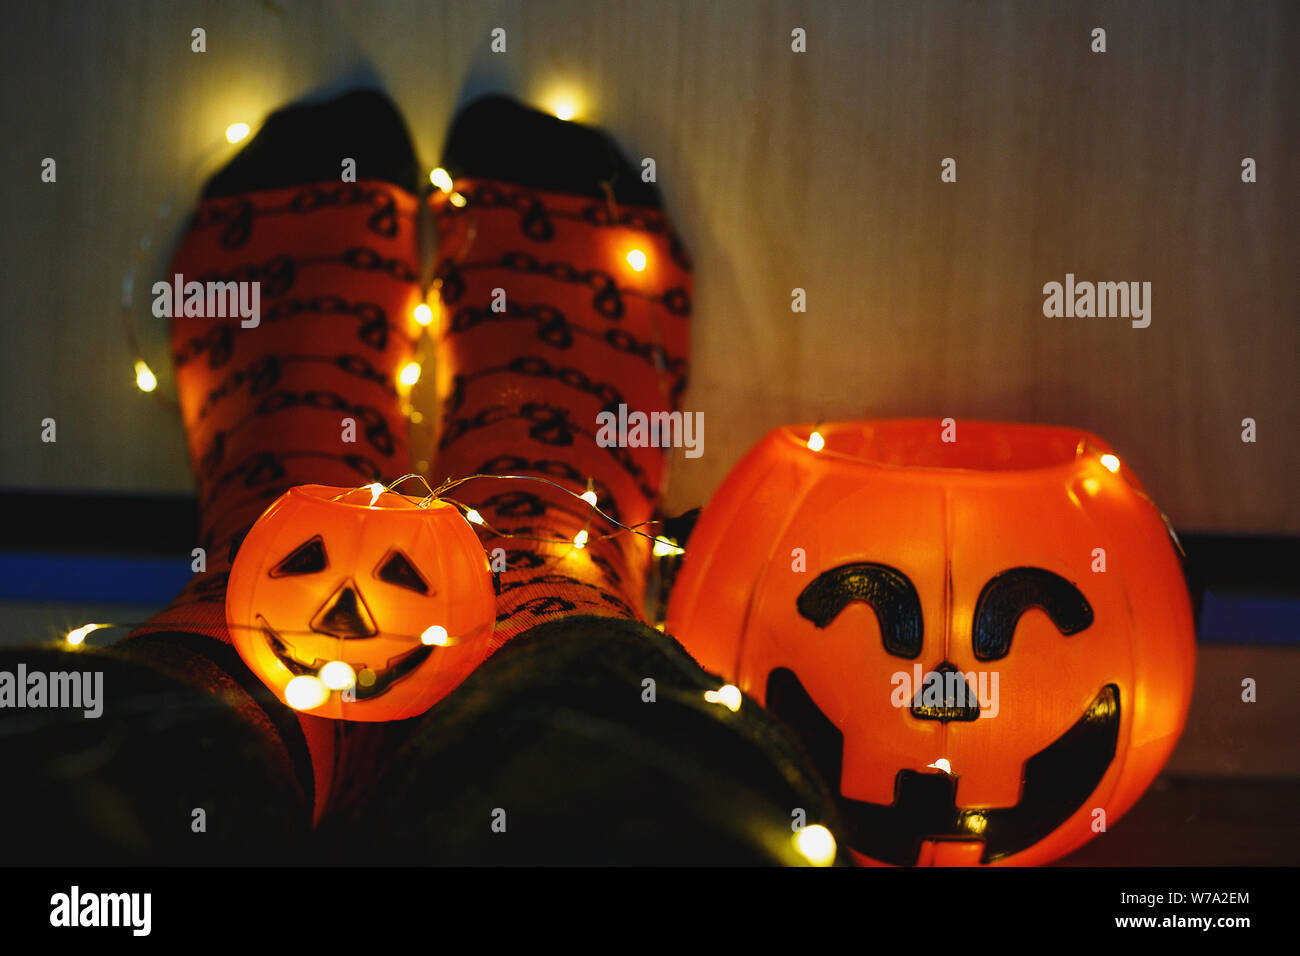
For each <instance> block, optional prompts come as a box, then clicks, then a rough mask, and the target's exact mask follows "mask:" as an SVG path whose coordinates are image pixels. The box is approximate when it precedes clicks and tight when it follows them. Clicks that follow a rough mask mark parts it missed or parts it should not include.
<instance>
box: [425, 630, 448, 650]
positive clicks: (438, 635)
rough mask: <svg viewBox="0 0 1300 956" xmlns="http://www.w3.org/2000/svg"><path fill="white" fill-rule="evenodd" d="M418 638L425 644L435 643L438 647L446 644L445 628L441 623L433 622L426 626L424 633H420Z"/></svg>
mask: <svg viewBox="0 0 1300 956" xmlns="http://www.w3.org/2000/svg"><path fill="white" fill-rule="evenodd" d="M420 640H421V641H423V642H424V643H425V644H436V645H437V646H438V647H446V646H447V629H446V628H445V627H443V626H442V625H441V624H435V625H433V626H432V627H427V628H425V630H424V633H423V634H421V635H420Z"/></svg>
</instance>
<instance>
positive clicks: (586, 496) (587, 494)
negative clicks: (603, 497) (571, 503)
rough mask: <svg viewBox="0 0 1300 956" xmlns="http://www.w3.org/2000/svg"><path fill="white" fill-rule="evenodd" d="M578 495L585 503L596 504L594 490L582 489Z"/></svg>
mask: <svg viewBox="0 0 1300 956" xmlns="http://www.w3.org/2000/svg"><path fill="white" fill-rule="evenodd" d="M578 497H580V498H581V499H582V500H583V501H585V502H587V504H589V505H592V506H593V507H594V506H595V504H596V493H595V492H594V491H584V492H583V493H582V494H581V495H579V496H578Z"/></svg>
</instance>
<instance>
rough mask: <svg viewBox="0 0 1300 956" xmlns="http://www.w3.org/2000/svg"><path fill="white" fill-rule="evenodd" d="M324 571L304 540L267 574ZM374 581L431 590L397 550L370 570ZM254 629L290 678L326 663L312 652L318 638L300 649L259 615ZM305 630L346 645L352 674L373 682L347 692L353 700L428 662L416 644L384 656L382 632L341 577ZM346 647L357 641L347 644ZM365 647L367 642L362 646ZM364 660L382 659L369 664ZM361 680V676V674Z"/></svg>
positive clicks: (318, 546)
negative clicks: (352, 694)
mask: <svg viewBox="0 0 1300 956" xmlns="http://www.w3.org/2000/svg"><path fill="white" fill-rule="evenodd" d="M328 570H329V554H328V552H327V551H326V548H325V542H324V540H323V539H322V538H321V536H320V535H316V536H315V537H313V538H310V539H308V540H307V541H304V542H303V543H302V544H300V545H298V546H297V547H296V548H294V549H293V550H292V551H291V552H289V554H287V555H285V557H284V558H282V559H281V560H280V561H279V562H278V563H277V564H276V565H275V566H274V567H272V568H271V570H270V572H269V574H270V576H271V577H273V578H284V577H299V576H302V575H315V574H322V573H325V572H326V571H328ZM372 575H373V577H374V579H375V580H377V581H382V582H384V583H385V584H390V585H393V586H394V587H399V588H402V589H404V590H407V591H410V592H413V593H414V594H418V595H421V596H430V595H431V594H432V593H433V591H432V589H431V588H430V586H429V583H428V581H427V580H426V579H425V577H424V575H422V574H421V573H420V571H419V569H418V568H417V567H416V566H415V564H414V562H413V561H412V560H411V559H410V557H408V556H407V555H406V554H404V553H403V552H402V551H400V550H398V549H397V548H393V549H392V550H390V551H388V552H387V553H386V554H385V555H384V556H383V558H381V559H380V561H379V563H378V564H377V565H376V566H375V568H374V570H373V572H372ZM257 623H258V627H259V628H261V630H262V634H263V636H264V637H265V639H266V642H267V645H268V646H269V647H270V648H271V651H272V653H274V654H275V656H276V658H277V659H278V660H279V661H280V663H282V664H283V665H284V666H285V667H287V668H288V669H289V670H290V671H291V672H292V673H293V674H294V675H306V674H316V673H318V672H319V671H320V669H321V668H322V667H324V666H325V665H326V664H327V663H329V660H328V659H322V658H321V657H319V656H318V655H317V654H316V653H315V652H314V647H315V645H316V643H317V640H318V639H311V640H307V641H302V642H301V648H305V650H304V649H300V648H299V647H298V646H296V644H295V642H294V641H292V640H291V639H288V638H286V637H285V636H283V635H281V634H280V633H279V632H277V631H276V630H275V628H273V627H272V626H271V625H270V623H269V622H268V621H267V620H266V618H265V617H263V616H262V615H260V614H259V615H258V616H257ZM310 627H311V630H312V631H314V632H316V633H318V634H324V635H327V636H329V637H332V638H337V639H339V640H343V641H348V642H349V645H348V646H349V648H350V649H351V650H350V651H349V653H348V660H347V663H348V664H349V665H350V666H351V667H352V668H353V670H355V671H357V672H358V673H360V672H362V671H363V670H364V671H369V672H370V673H371V674H372V675H373V677H374V679H373V681H371V682H370V683H367V684H363V683H362V682H361V681H358V682H357V684H356V686H355V687H354V688H353V692H354V693H355V695H356V699H357V700H370V699H373V698H375V697H379V696H380V695H382V694H383V693H384V692H385V691H387V690H388V689H389V688H391V687H392V686H393V685H394V684H396V683H397V682H398V681H400V680H401V679H402V678H404V677H407V676H409V675H410V674H411V673H413V672H414V671H415V670H416V669H417V668H418V667H419V666H420V665H421V664H423V663H424V662H425V661H426V660H428V659H429V656H430V654H432V653H433V647H432V646H431V645H426V644H418V645H416V646H415V647H412V648H411V649H409V650H403V651H401V652H400V653H398V654H395V655H393V654H390V653H389V651H391V649H392V648H391V644H390V643H389V642H385V641H382V640H378V641H376V640H372V639H379V638H382V632H381V631H380V628H379V626H378V624H377V623H376V621H375V617H374V615H373V614H372V613H371V611H370V608H369V606H368V605H367V603H366V601H365V598H364V597H363V595H362V593H361V589H360V587H359V586H358V585H357V583H356V582H355V581H354V580H353V579H352V578H351V577H348V578H345V579H344V580H343V581H342V582H341V583H339V585H338V586H337V587H336V588H335V589H334V591H333V592H332V593H331V594H330V596H329V598H328V599H326V601H325V603H324V604H322V605H321V607H320V608H319V609H318V610H317V611H316V613H315V614H314V615H313V616H312V619H311V624H310ZM351 642H360V643H357V644H355V645H353V644H352V643H351ZM367 642H369V643H367ZM367 655H371V656H375V655H378V656H379V657H381V658H382V659H377V660H370V659H369V658H368V657H367ZM363 676H365V675H363Z"/></svg>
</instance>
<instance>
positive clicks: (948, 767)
mask: <svg viewBox="0 0 1300 956" xmlns="http://www.w3.org/2000/svg"><path fill="white" fill-rule="evenodd" d="M926 766H927V767H933V768H934V769H935V770H942V771H943V772H944V773H946V774H951V773H952V764H950V763H948V758H947V757H940V758H939V759H938V760H936V761H935V762H934V763H928V764H926Z"/></svg>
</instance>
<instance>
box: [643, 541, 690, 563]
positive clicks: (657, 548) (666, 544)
mask: <svg viewBox="0 0 1300 956" xmlns="http://www.w3.org/2000/svg"><path fill="white" fill-rule="evenodd" d="M651 552H652V553H653V554H654V556H655V557H656V558H663V557H667V556H668V555H670V554H685V553H686V549H685V548H679V547H677V542H675V541H674V540H673V539H672V538H655V544H654V548H652V549H651Z"/></svg>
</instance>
